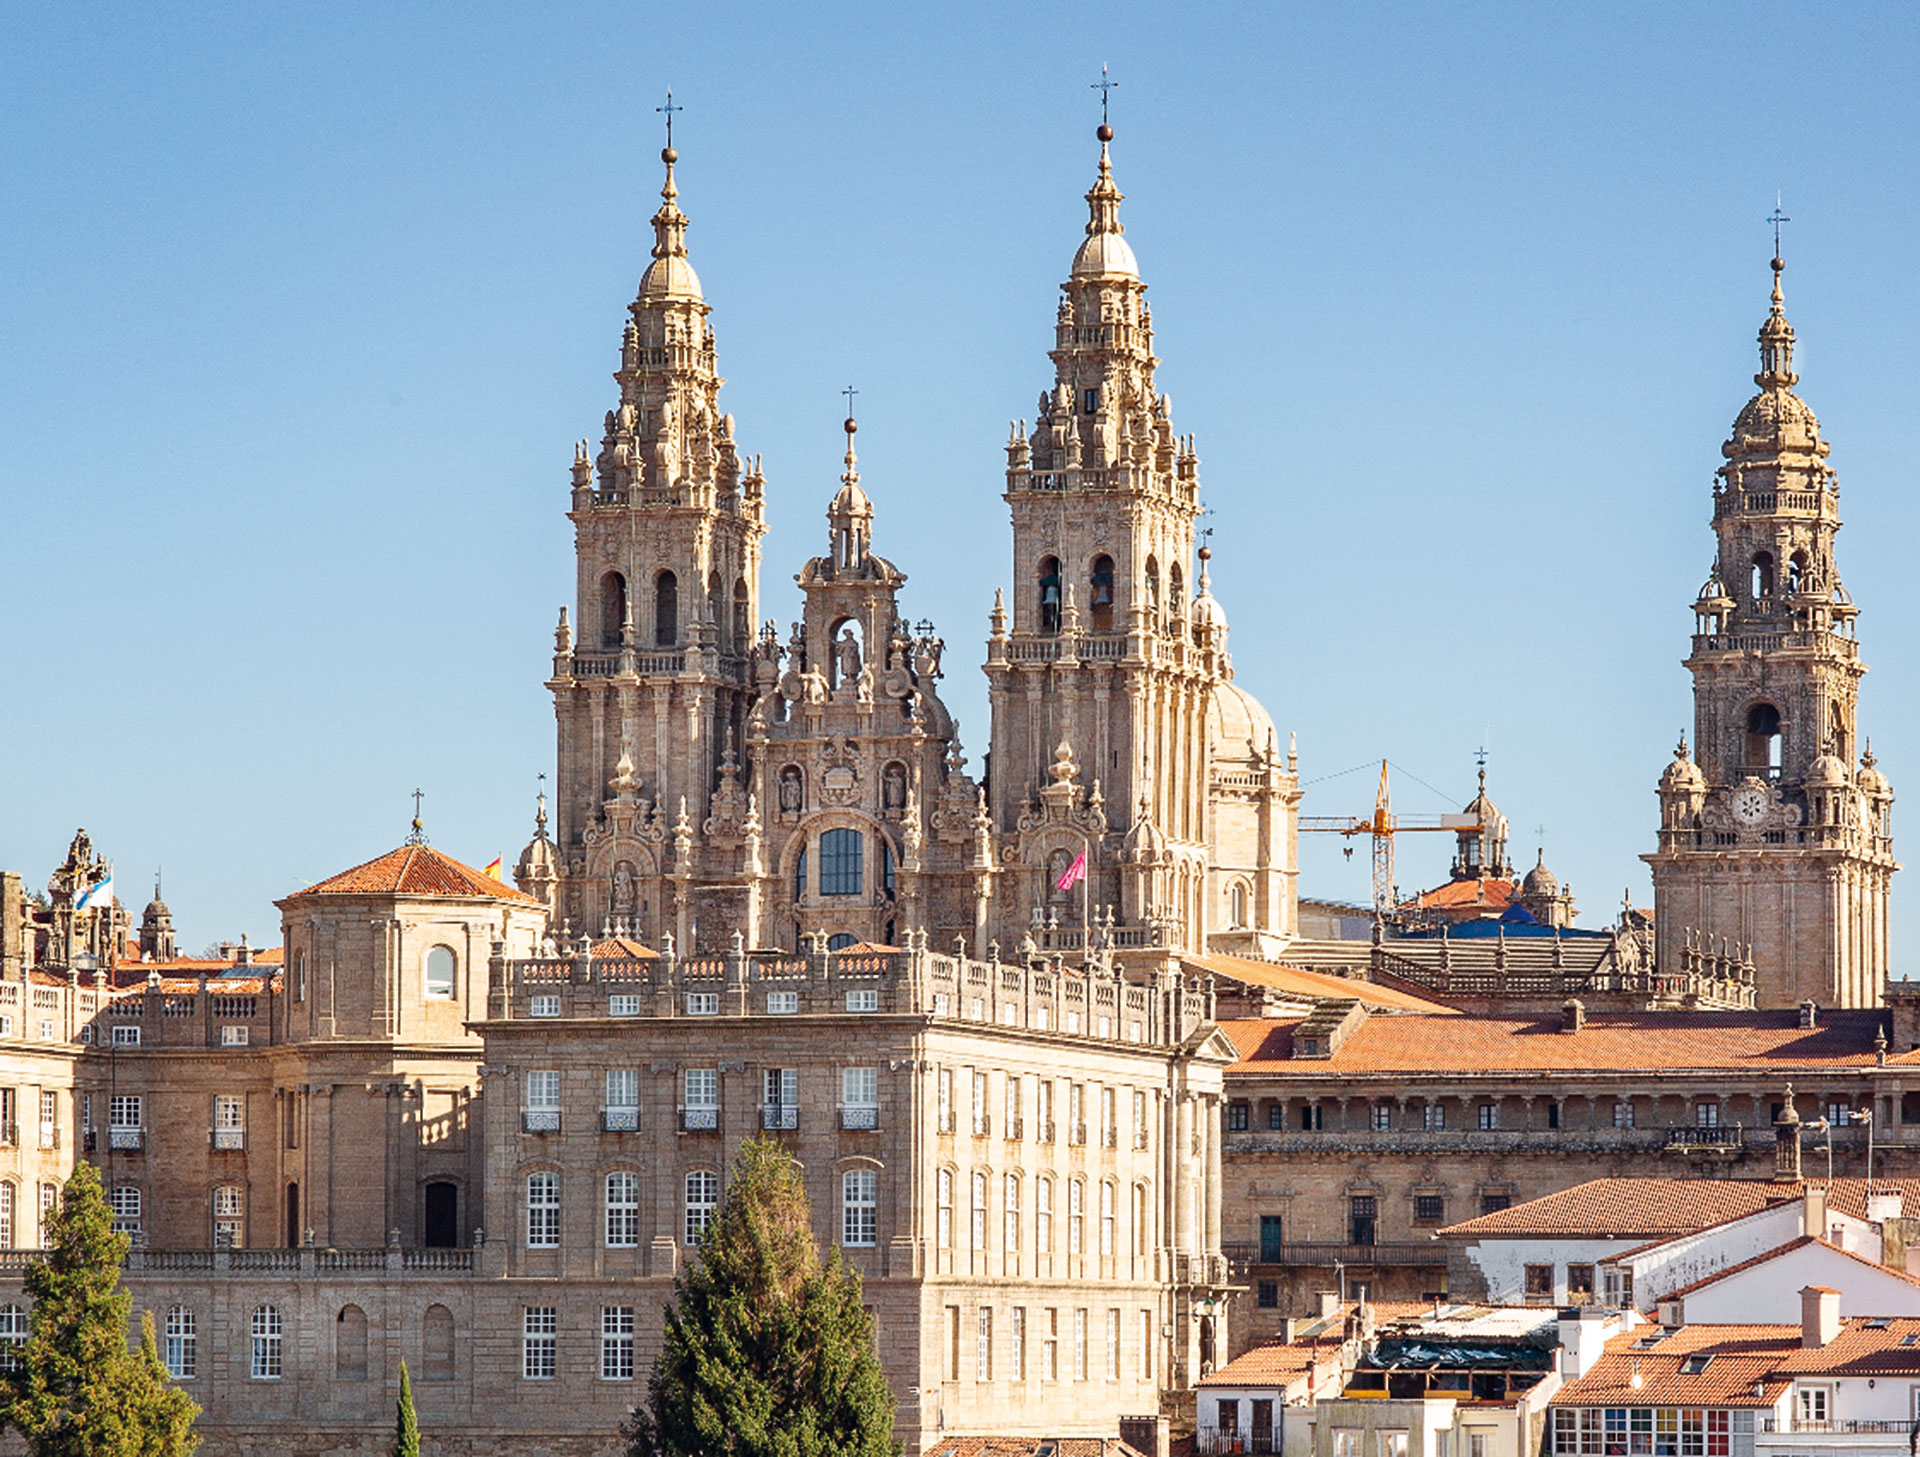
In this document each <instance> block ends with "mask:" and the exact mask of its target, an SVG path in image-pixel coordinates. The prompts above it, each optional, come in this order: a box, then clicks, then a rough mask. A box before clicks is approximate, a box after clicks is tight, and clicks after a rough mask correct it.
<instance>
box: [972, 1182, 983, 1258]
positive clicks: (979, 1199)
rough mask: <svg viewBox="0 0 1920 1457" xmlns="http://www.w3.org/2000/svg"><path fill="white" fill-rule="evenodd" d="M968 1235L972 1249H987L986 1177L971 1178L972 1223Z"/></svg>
mask: <svg viewBox="0 0 1920 1457" xmlns="http://www.w3.org/2000/svg"><path fill="white" fill-rule="evenodd" d="M970 1233H971V1234H972V1236H973V1244H972V1248H973V1249H976V1250H984V1249H986V1247H987V1176H986V1175H985V1174H975V1175H974V1176H973V1222H972V1228H971V1231H970Z"/></svg>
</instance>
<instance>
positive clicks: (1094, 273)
mask: <svg viewBox="0 0 1920 1457" xmlns="http://www.w3.org/2000/svg"><path fill="white" fill-rule="evenodd" d="M1073 276H1074V277H1075V278H1138V277H1139V276H1140V265H1139V263H1138V262H1136V261H1135V259H1134V256H1133V249H1132V248H1131V247H1130V246H1128V243H1127V240H1126V239H1125V238H1123V237H1121V236H1120V235H1119V234H1118V233H1090V234H1088V236H1087V240H1086V242H1084V243H1082V244H1081V245H1080V250H1079V251H1078V252H1077V253H1075V254H1074V255H1073Z"/></svg>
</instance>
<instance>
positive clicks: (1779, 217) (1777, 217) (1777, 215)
mask: <svg viewBox="0 0 1920 1457" xmlns="http://www.w3.org/2000/svg"><path fill="white" fill-rule="evenodd" d="M1767 221H1768V222H1770V223H1772V224H1773V256H1774V257H1776V258H1778V257H1779V256H1780V224H1782V223H1790V222H1792V221H1793V219H1792V218H1790V217H1788V216H1787V215H1786V214H1785V213H1784V212H1782V211H1781V210H1780V194H1779V193H1777V192H1776V193H1774V195H1773V211H1772V212H1771V213H1770V214H1769V215H1768V217H1767Z"/></svg>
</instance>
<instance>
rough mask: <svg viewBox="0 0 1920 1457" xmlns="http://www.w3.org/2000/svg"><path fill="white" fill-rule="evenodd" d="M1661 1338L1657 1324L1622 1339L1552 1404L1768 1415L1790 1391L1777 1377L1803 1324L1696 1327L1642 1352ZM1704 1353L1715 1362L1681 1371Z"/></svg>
mask: <svg viewBox="0 0 1920 1457" xmlns="http://www.w3.org/2000/svg"><path fill="white" fill-rule="evenodd" d="M1658 1334H1659V1327H1657V1326H1638V1327H1636V1328H1635V1329H1633V1330H1630V1331H1627V1332H1625V1333H1624V1334H1622V1335H1617V1336H1615V1337H1614V1338H1613V1339H1612V1340H1610V1341H1608V1342H1607V1349H1606V1353H1605V1354H1604V1355H1602V1356H1601V1357H1600V1359H1599V1360H1598V1361H1596V1362H1595V1363H1594V1366H1593V1369H1592V1370H1591V1371H1589V1372H1588V1373H1587V1374H1586V1375H1585V1376H1582V1377H1581V1378H1580V1379H1579V1380H1578V1381H1571V1382H1569V1383H1567V1385H1565V1386H1563V1387H1561V1388H1560V1391H1559V1393H1558V1394H1557V1395H1556V1396H1555V1397H1554V1398H1553V1401H1552V1402H1551V1403H1550V1405H1553V1406H1708V1407H1749V1408H1762V1409H1764V1408H1766V1407H1770V1406H1772V1405H1773V1404H1774V1403H1775V1402H1777V1401H1778V1400H1779V1399H1780V1397H1781V1395H1782V1394H1783V1393H1784V1392H1785V1391H1786V1389H1787V1381H1786V1379H1785V1378H1784V1377H1783V1376H1780V1375H1778V1374H1777V1372H1778V1370H1779V1367H1780V1364H1781V1360H1782V1358H1783V1357H1786V1356H1789V1355H1791V1354H1792V1353H1793V1351H1794V1350H1795V1348H1797V1347H1798V1346H1799V1344H1800V1327H1799V1326H1797V1325H1689V1326H1682V1327H1681V1328H1680V1329H1679V1330H1676V1331H1674V1332H1672V1333H1671V1334H1670V1335H1667V1336H1666V1337H1665V1338H1663V1339H1661V1340H1660V1341H1658V1342H1656V1343H1654V1344H1652V1345H1650V1346H1648V1347H1646V1348H1645V1349H1643V1350H1636V1349H1635V1344H1636V1343H1637V1342H1642V1341H1647V1340H1650V1339H1651V1338H1652V1337H1653V1336H1655V1335H1658ZM1699 1355H1707V1356H1711V1357H1712V1359H1711V1360H1710V1361H1708V1362H1707V1366H1706V1369H1705V1370H1703V1371H1699V1372H1693V1373H1688V1372H1684V1371H1682V1370H1681V1369H1680V1366H1681V1363H1682V1362H1683V1361H1684V1360H1685V1359H1686V1358H1687V1357H1689V1356H1699ZM1756 1384H1757V1386H1758V1389H1759V1394H1758V1395H1756V1394H1755V1387H1756Z"/></svg>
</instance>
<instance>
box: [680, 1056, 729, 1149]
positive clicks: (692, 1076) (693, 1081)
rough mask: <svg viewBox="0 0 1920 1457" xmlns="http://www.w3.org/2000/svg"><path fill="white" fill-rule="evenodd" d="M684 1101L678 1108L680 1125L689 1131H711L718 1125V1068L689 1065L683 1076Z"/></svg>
mask: <svg viewBox="0 0 1920 1457" xmlns="http://www.w3.org/2000/svg"><path fill="white" fill-rule="evenodd" d="M682 1086H683V1087H684V1089H685V1101H684V1102H683V1103H682V1105H681V1109H680V1126H681V1127H682V1128H684V1129H686V1130H687V1131H688V1132H689V1133H698V1132H704V1131H711V1130H713V1129H716V1128H718V1127H719V1126H720V1070H719V1069H718V1068H711V1067H690V1068H688V1069H687V1070H686V1073H685V1074H684V1077H683V1083H682Z"/></svg>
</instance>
